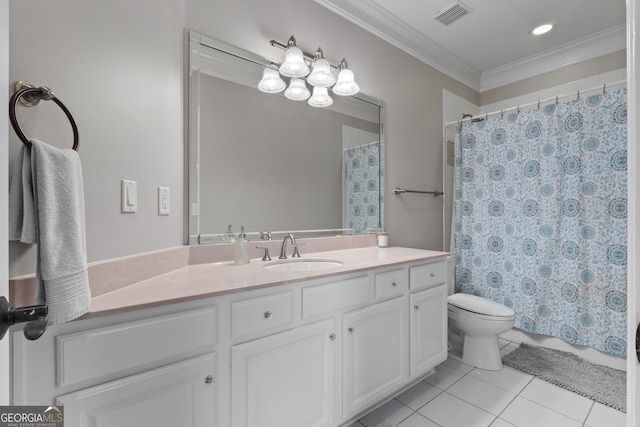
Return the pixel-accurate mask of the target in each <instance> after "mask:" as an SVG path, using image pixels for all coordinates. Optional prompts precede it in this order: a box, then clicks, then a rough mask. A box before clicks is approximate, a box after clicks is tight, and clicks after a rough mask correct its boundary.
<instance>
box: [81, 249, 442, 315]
mask: <svg viewBox="0 0 640 427" xmlns="http://www.w3.org/2000/svg"><path fill="white" fill-rule="evenodd" d="M448 255H449V254H448V253H446V252H438V251H429V250H422V249H411V248H400V247H388V248H378V247H376V246H373V247H365V248H358V249H343V250H335V251H323V252H317V253H308V254H304V255H303V256H302V258H301V259H305V258H315V259H332V260H339V261H341V262H343V263H344V264H343V265H341V266H339V267H335V268H330V269H323V270H313V271H276V270H269V269H266V268H264V267H265V265H266V264H267V263H268V262H265V261H262V260H261V259H252V260H251V262H250V263H249V264H245V265H236V264H234V263H233V261H231V262H214V263H209V264H197V265H189V266H186V267H183V268H179V269H177V270H174V271H171V272H169V273H166V274H163V275H160V276H156V277H153V278H150V279H147V280H143V281H141V282H138V283H134V284H131V285H129V286H126V287H124V288H121V289H118V290H114V291H112V292H109V293H106V294H103V295H100V296H97V297H94V298H92V300H91V310H90V312H89V313H88V314H87V315H85V317H93V316H97V315H104V314H112V313H117V312H126V311H131V310H136V309H140V308H149V307H155V306H160V305H167V304H172V303H177V302H184V301H190V300H195V299H201V298H209V297H214V296H218V295H224V294H228V293H233V292H242V291H247V290H253V289H259V288H262V287H268V286H277V285H282V284H286V283H291V282H299V281H303V280H312V279H318V278H323V277H331V276H336V275H341V274H348V273H353V272H358V271H362V270H368V269H371V268H382V267H385V266H392V265H395V264H404V263H411V262H420V261H427V260H437V259H440V258H445V257H446V256H448ZM274 261H278V260H277V259H274ZM272 262H273V261H272Z"/></svg>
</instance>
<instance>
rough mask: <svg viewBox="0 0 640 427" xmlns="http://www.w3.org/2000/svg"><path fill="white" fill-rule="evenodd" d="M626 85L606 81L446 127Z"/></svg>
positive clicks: (620, 81)
mask: <svg viewBox="0 0 640 427" xmlns="http://www.w3.org/2000/svg"><path fill="white" fill-rule="evenodd" d="M623 84H624V85H626V84H627V80H626V79H625V80H618V81H616V82H613V83H604V84H602V85H600V86H595V87H592V88H590V89H585V90H582V91H581V90H579V89H578V90H577V91H576V92H570V93H565V94H562V95H556V96H552V97H551V98H547V99H543V100H538V101H534V102H529V103H526V104H522V105H516V106H514V107H509V108H504V109H502V110H499V111H493V112H491V113H485V114H479V115H477V116H470V115H467V116H465V118H464V119H458V120H455V121H452V122H445V124H444V125H445V127H446V126H449V125H455V124H462V123H463V122H465V121H467V120H469V121H474V120H475V121H478V120H485V119H487V118H488V117H489V116H495V115H498V114H504V113H505V112H506V111H511V110H517V111H518V113H519V112H520V110H521V109H523V108H529V107H533V106H538V107H539V106H540V105H541V104H544V103H547V102H551V101H555V102H556V103H557V102H558V100H560V99H563V98H569V97H573V96H577V98H578V99H580V93H581V92H582V93H587V92H593V91H595V90H600V88H602V92H603V93H605V92H606V90H607V88H610V87H615V86H620V85H623Z"/></svg>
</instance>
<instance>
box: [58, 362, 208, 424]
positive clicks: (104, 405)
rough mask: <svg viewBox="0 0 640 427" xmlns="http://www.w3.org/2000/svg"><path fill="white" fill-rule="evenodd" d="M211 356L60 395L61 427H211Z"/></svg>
mask: <svg viewBox="0 0 640 427" xmlns="http://www.w3.org/2000/svg"><path fill="white" fill-rule="evenodd" d="M214 375H215V354H208V355H204V356H200V357H196V358H193V359H189V360H187V361H184V362H179V363H174V364H171V365H168V366H165V367H162V368H158V369H154V370H152V371H148V372H145V373H142V374H138V375H133V376H131V377H126V378H123V379H120V380H117V381H112V382H109V383H106V384H102V385H99V386H95V387H90V388H87V389H84V390H81V391H77V392H74V393H70V394H66V395H64V396H59V397H58V398H57V399H56V400H57V404H58V405H63V406H64V415H65V426H66V427H86V426H94V427H122V426H154V427H158V426H161V427H175V426H185V427H187V426H188V427H205V426H206V427H211V426H214V425H215V423H214V406H215V377H214Z"/></svg>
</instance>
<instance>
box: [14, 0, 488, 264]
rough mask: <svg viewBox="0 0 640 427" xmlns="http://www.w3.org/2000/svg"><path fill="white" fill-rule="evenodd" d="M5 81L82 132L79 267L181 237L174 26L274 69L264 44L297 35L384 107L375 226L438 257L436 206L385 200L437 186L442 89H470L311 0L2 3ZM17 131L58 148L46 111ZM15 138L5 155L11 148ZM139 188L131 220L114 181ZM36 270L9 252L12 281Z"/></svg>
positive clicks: (57, 122) (427, 200)
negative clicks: (381, 210) (381, 218)
mask: <svg viewBox="0 0 640 427" xmlns="http://www.w3.org/2000/svg"><path fill="white" fill-rule="evenodd" d="M10 22H11V56H10V79H11V81H15V80H29V81H32V82H33V83H35V84H38V85H48V86H50V87H51V88H52V89H53V90H54V91H56V93H57V95H58V96H59V97H60V99H62V101H63V102H65V104H66V105H67V107H69V109H70V110H71V111H72V113H73V114H74V116H75V118H76V120H77V123H78V126H79V130H80V135H81V147H80V156H81V159H82V164H83V168H84V183H85V193H86V213H87V246H88V256H89V261H98V260H103V259H109V258H114V257H119V256H126V255H130V254H134V253H139V252H144V251H153V250H158V249H163V248H167V247H172V246H177V245H181V244H182V242H183V213H182V207H183V197H182V194H183V189H182V185H183V175H182V174H183V142H182V140H183V135H182V129H183V126H182V122H183V117H182V112H183V109H182V102H183V101H182V91H183V86H182V84H183V83H182V73H183V65H182V62H183V46H184V45H183V38H184V34H183V30H184V28H188V29H193V30H196V31H200V32H202V33H203V34H206V35H209V36H211V37H214V38H217V39H220V40H223V41H226V42H228V43H231V44H234V45H237V46H239V47H241V48H244V49H247V50H250V51H254V52H256V53H258V54H261V55H263V56H266V57H269V58H273V59H274V60H277V61H280V60H281V55H282V51H280V50H278V49H275V48H273V47H271V46H270V45H269V40H270V39H277V40H279V41H283V42H284V41H286V40H287V39H288V37H289V36H290V35H291V34H295V35H296V37H297V39H298V42H299V43H298V44H299V46H300V47H302V48H303V50H305V51H307V52H312V51H315V49H316V48H317V47H318V46H322V48H323V49H324V52H325V56H326V57H327V58H328V59H330V61H331V62H333V63H335V62H337V61H339V60H340V59H341V58H342V57H346V58H347V60H348V61H349V65H350V68H351V69H353V70H354V72H355V73H356V77H357V79H358V82H359V84H360V86H361V89H362V91H363V92H365V93H368V94H370V95H372V96H374V97H377V98H380V99H383V100H384V101H385V102H386V107H387V116H386V120H387V127H386V143H387V153H386V162H387V163H386V171H387V175H386V189H385V199H386V211H385V219H386V229H387V230H388V231H389V232H390V240H391V244H393V245H402V246H410V247H420V248H430V249H439V248H440V247H441V245H442V226H441V224H442V202H441V200H439V199H437V198H433V197H424V196H420V195H403V196H395V195H393V187H394V186H404V187H407V188H415V189H434V188H435V189H440V187H441V185H442V178H441V177H442V164H441V163H442V162H441V158H442V153H441V144H440V139H441V135H442V107H441V106H442V89H443V88H446V89H448V90H450V91H451V92H454V93H456V94H458V95H460V96H463V97H465V98H467V99H470V100H471V101H474V102H476V103H477V93H476V92H475V91H473V90H471V89H470V88H468V87H466V86H463V85H462V84H460V83H458V82H456V81H454V80H452V79H451V78H449V77H446V76H444V75H443V74H442V73H440V72H438V71H436V70H434V69H433V68H431V67H429V66H427V65H425V64H423V63H421V62H419V61H418V60H416V59H414V58H412V57H411V56H409V55H407V54H405V53H404V52H401V51H400V50H398V49H396V48H394V47H392V46H391V45H389V44H388V43H386V42H384V41H382V40H380V39H378V38H376V37H375V36H373V35H371V34H369V33H368V32H366V31H364V30H362V29H360V28H359V27H357V26H355V25H353V24H351V23H349V22H347V21H346V20H344V19H342V18H340V17H339V16H337V15H335V14H333V13H332V12H329V11H328V10H327V9H325V8H323V7H321V6H319V5H317V4H316V3H314V2H313V1H311V0H305V1H299V0H267V1H265V0H216V1H212V0H153V1H152V0H128V1H102V0H57V1H48V0H20V1H14V2H11V4H10ZM19 114H20V115H19V120H20V123H21V124H22V125H23V128H24V130H25V132H26V133H27V135H29V136H33V137H36V138H41V139H43V140H45V141H47V142H49V143H51V144H53V145H56V146H61V147H65V146H68V145H69V141H70V140H71V132H70V129H69V125H68V124H67V123H66V122H65V120H64V117H61V116H60V113H59V112H57V111H56V108H55V106H51V105H44V106H39V107H37V108H36V109H33V110H31V109H30V110H27V109H24V108H22V109H20V112H19ZM19 144H20V143H19V142H18V140H17V138H15V136H14V135H13V134H12V135H11V138H10V142H9V146H10V148H11V153H10V158H11V159H13V158H15V156H16V155H17V149H18V146H19ZM123 178H124V179H131V180H136V181H137V182H138V193H139V200H138V203H139V206H138V212H137V213H135V214H121V213H120V180H121V179H123ZM158 185H162V186H169V187H170V188H171V215H170V216H168V217H160V216H157V214H156V197H157V196H156V187H157V186H158ZM34 270H35V258H34V251H33V249H29V248H27V247H24V246H23V245H19V244H16V243H12V244H11V245H10V274H11V276H17V275H21V274H27V273H31V272H33V271H34Z"/></svg>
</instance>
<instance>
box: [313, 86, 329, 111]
mask: <svg viewBox="0 0 640 427" xmlns="http://www.w3.org/2000/svg"><path fill="white" fill-rule="evenodd" d="M308 102H309V105H311V106H312V107H328V106H329V105H331V104H333V99H331V97H330V96H329V92H328V91H327V88H326V87H314V88H313V95H311V98H309V101H308Z"/></svg>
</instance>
